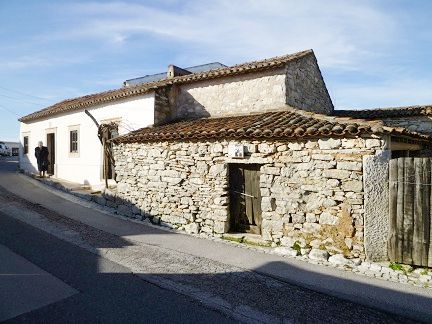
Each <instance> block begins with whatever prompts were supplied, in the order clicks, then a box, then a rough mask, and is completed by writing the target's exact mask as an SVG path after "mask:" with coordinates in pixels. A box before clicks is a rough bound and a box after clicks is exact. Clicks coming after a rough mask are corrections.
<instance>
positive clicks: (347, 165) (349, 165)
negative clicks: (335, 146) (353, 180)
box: [336, 161, 362, 171]
mask: <svg viewBox="0 0 432 324" xmlns="http://www.w3.org/2000/svg"><path fill="white" fill-rule="evenodd" d="M336 169H340V170H349V171H361V170H362V163H361V162H346V161H341V162H338V163H337V165H336Z"/></svg>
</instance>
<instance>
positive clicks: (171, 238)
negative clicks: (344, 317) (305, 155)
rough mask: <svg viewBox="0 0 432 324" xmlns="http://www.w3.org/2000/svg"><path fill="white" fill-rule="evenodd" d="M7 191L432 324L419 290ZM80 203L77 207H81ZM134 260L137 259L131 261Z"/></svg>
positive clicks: (139, 236) (28, 191) (114, 230)
mask: <svg viewBox="0 0 432 324" xmlns="http://www.w3.org/2000/svg"><path fill="white" fill-rule="evenodd" d="M5 183H7V186H6V187H7V188H6V189H7V190H8V191H10V192H12V193H14V194H16V195H18V196H20V197H23V198H24V199H26V200H29V201H31V202H33V203H35V204H40V205H41V206H43V207H45V208H47V209H49V210H52V211H54V212H57V213H59V214H61V215H64V216H66V217H69V218H70V219H73V220H76V221H79V222H82V223H83V224H87V225H90V226H92V227H94V228H97V229H99V230H102V231H104V232H106V233H111V234H114V235H116V236H119V237H120V238H121V239H123V240H125V241H134V242H139V243H140V244H144V245H147V246H156V247H159V248H163V249H166V250H169V251H175V252H178V253H183V254H184V253H187V254H188V255H191V256H193V257H198V258H206V259H209V260H212V261H215V262H218V263H220V264H224V265H229V266H232V267H235V268H239V269H247V270H251V271H253V272H256V273H259V274H262V275H265V276H268V277H272V278H277V279H279V280H282V281H284V282H287V283H291V284H295V285H298V286H301V287H306V288H309V289H311V290H314V291H318V292H322V293H325V294H328V295H332V296H335V297H339V298H343V299H346V300H350V301H352V302H355V303H360V304H363V305H365V306H369V307H374V308H378V309H381V310H384V311H388V312H392V313H395V314H399V315H402V316H408V317H411V318H413V319H417V320H423V321H432V311H431V310H432V291H431V290H430V289H422V288H419V287H414V286H408V285H402V284H398V283H394V282H389V281H383V280H377V279H373V278H368V277H364V276H358V275H355V274H353V273H350V272H345V271H340V270H338V269H335V268H330V267H323V266H316V265H313V264H310V263H306V262H302V261H298V260H293V259H289V258H283V257H279V256H276V255H271V254H265V253H259V252H257V251H255V250H250V249H246V248H240V247H237V246H235V245H233V244H227V243H223V242H215V241H212V240H208V239H202V238H198V237H193V236H189V235H183V234H174V232H172V231H165V230H162V229H159V228H155V227H151V226H146V225H143V224H138V223H135V222H132V221H130V220H125V219H122V218H120V217H118V216H117V217H116V216H113V215H110V214H109V213H107V212H102V211H100V210H98V209H97V207H96V206H97V205H96V204H93V203H90V202H85V201H80V200H79V199H77V198H76V197H72V196H70V195H68V194H65V193H63V192H58V191H56V190H54V189H52V188H48V187H47V186H45V185H42V184H40V183H39V182H38V181H35V180H33V179H29V178H28V177H26V176H23V175H19V174H14V173H0V184H5ZM78 202H79V203H78ZM132 261H133V260H132ZM132 263H133V262H131V264H132Z"/></svg>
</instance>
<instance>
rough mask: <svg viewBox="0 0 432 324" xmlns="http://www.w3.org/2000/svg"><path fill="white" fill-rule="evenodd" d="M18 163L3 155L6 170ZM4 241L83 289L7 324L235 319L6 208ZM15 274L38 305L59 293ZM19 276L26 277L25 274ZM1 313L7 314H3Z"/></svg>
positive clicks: (0, 235)
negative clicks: (11, 214) (8, 212)
mask: <svg viewBox="0 0 432 324" xmlns="http://www.w3.org/2000/svg"><path fill="white" fill-rule="evenodd" d="M16 166H17V164H16V159H15V158H4V157H2V158H1V161H0V168H1V171H3V172H5V171H6V172H8V171H14V170H16ZM1 245H3V246H4V247H6V248H7V249H8V250H11V251H13V252H14V253H15V254H17V255H18V256H20V257H23V258H24V259H25V260H26V261H27V262H26V263H27V264H33V268H36V269H37V267H38V268H40V269H43V270H44V271H46V272H47V273H49V274H51V275H52V276H54V277H56V278H58V279H60V280H61V281H62V282H63V283H65V284H66V285H67V286H69V287H71V288H72V289H75V290H76V291H77V292H78V293H75V294H72V296H70V297H67V298H64V299H61V300H59V301H56V302H54V303H51V304H49V305H47V306H44V307H41V308H38V309H35V310H33V311H30V312H27V313H23V314H21V315H18V316H17V317H15V318H12V319H9V320H7V321H6V323H24V322H25V323H28V322H31V323H143V322H146V323H197V322H213V323H215V322H217V323H226V322H233V321H232V320H231V319H229V318H228V317H226V316H225V315H223V314H221V313H218V312H216V311H214V310H211V309H208V308H206V307H204V306H203V305H201V304H200V303H199V302H198V301H197V300H195V299H192V298H190V297H187V296H184V295H181V294H177V293H175V292H172V291H169V290H165V289H161V288H159V287H157V286H155V285H153V284H150V283H148V282H146V281H144V280H142V279H140V278H139V277H138V276H136V275H134V274H132V273H131V272H130V271H129V270H128V269H127V268H125V267H123V266H120V265H119V264H117V263H114V262H111V261H109V260H107V259H104V258H102V257H99V256H97V255H95V254H93V253H90V252H87V251H86V250H84V249H82V248H79V247H77V246H76V245H73V244H70V243H67V242H65V241H62V240H59V239H57V238H55V237H54V236H51V235H49V234H47V233H46V232H43V231H41V230H38V229H36V228H34V227H32V226H29V225H27V224H24V223H22V222H20V221H18V220H16V219H14V218H11V217H9V216H8V215H6V214H4V213H0V246H1ZM1 255H2V256H4V255H5V254H1ZM10 259H11V257H10V256H9V259H8V261H9V263H13V262H15V264H14V267H15V268H19V267H20V266H21V267H24V266H23V265H21V263H22V262H23V261H24V260H19V262H18V261H15V260H14V261H11V260H10ZM5 261H6V260H4V263H5ZM0 262H1V260H0ZM30 266H31V265H30ZM2 269H4V267H3V268H2V267H0V271H2ZM17 270H18V271H17V272H26V271H28V268H26V269H25V270H24V269H22V270H21V271H19V269H17ZM4 271H6V270H3V272H4ZM25 274H26V275H28V273H25ZM0 275H3V277H5V276H6V275H8V276H9V278H8V280H9V281H8V283H9V284H10V280H11V279H10V275H11V274H10V273H0ZM15 275H16V277H14V278H17V279H16V283H15V287H16V289H17V290H19V289H26V290H28V289H35V290H38V291H36V292H34V291H33V292H31V293H32V294H31V297H32V298H34V300H32V301H31V303H36V304H37V303H38V302H40V300H41V299H44V298H45V296H44V295H43V294H48V295H49V294H52V293H53V292H52V291H49V288H47V285H45V289H41V287H39V286H38V285H37V284H33V287H31V286H30V287H29V285H22V284H21V281H22V278H18V275H17V274H15ZM19 275H20V276H21V277H22V275H24V273H19ZM20 280H21V281H20ZM2 282H3V284H4V285H6V283H5V281H1V280H0V285H1V283H2ZM9 284H8V285H9ZM66 285H65V286H66ZM9 286H10V285H9ZM1 289H3V290H4V289H6V287H5V286H4V287H3V288H2V287H1V286H0V290H1ZM47 289H48V291H47ZM53 289H54V288H53ZM22 294H26V295H28V294H29V292H26V291H21V292H20V291H15V292H14V293H13V294H11V295H10V297H9V299H8V300H3V301H1V300H0V303H2V304H3V305H5V304H7V303H9V304H10V305H8V306H9V307H18V305H17V303H18V300H17V301H14V300H13V298H14V297H15V298H20V299H21V298H22ZM69 295H70V294H69ZM0 296H3V295H1V294H0ZM3 298H4V296H3ZM56 299H58V298H56ZM19 301H21V300H19ZM0 311H1V308H0ZM10 311H11V312H13V310H10ZM0 318H2V316H1V314H0ZM3 318H5V317H3Z"/></svg>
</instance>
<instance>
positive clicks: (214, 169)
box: [209, 163, 226, 177]
mask: <svg viewBox="0 0 432 324" xmlns="http://www.w3.org/2000/svg"><path fill="white" fill-rule="evenodd" d="M225 173H226V165H225V164H222V163H219V164H215V165H212V166H211V167H210V170H209V175H211V176H213V177H216V176H218V175H224V174H225Z"/></svg>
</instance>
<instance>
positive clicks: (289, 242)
mask: <svg viewBox="0 0 432 324" xmlns="http://www.w3.org/2000/svg"><path fill="white" fill-rule="evenodd" d="M295 242H296V239H295V238H293V237H288V236H283V237H281V239H280V243H281V245H283V246H287V247H292V246H293V245H294V243H295Z"/></svg>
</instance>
